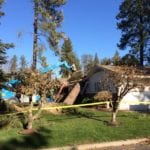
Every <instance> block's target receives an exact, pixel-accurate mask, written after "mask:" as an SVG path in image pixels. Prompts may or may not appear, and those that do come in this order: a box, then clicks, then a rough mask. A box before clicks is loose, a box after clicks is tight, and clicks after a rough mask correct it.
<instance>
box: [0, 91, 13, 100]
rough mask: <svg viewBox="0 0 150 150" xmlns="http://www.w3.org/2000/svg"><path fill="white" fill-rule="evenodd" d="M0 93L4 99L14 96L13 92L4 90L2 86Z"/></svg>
mask: <svg viewBox="0 0 150 150" xmlns="http://www.w3.org/2000/svg"><path fill="white" fill-rule="evenodd" d="M0 95H1V98H2V99H5V100H8V99H11V98H13V97H15V93H14V92H12V91H9V90H6V89H4V88H2V90H1V91H0Z"/></svg>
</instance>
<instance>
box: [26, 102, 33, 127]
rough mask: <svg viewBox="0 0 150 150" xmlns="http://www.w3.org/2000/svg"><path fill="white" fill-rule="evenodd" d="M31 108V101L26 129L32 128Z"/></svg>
mask: <svg viewBox="0 0 150 150" xmlns="http://www.w3.org/2000/svg"><path fill="white" fill-rule="evenodd" d="M32 109H33V102H32V101H31V103H30V108H29V114H28V122H27V129H32V124H33V114H32Z"/></svg>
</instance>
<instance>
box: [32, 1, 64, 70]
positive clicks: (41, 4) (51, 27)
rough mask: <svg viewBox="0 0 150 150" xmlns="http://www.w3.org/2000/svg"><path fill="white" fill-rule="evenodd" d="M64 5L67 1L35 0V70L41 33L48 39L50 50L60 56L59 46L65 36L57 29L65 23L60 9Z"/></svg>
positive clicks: (33, 66) (33, 64)
mask: <svg viewBox="0 0 150 150" xmlns="http://www.w3.org/2000/svg"><path fill="white" fill-rule="evenodd" d="M64 4H65V0H34V40H33V63H32V68H33V69H36V63H37V51H38V38H39V37H38V35H41V34H40V33H42V35H44V36H45V37H46V39H47V41H48V44H49V46H50V48H51V49H52V50H54V52H55V53H56V54H59V48H58V45H59V41H60V39H61V38H63V35H64V34H63V33H62V32H59V31H58V30H57V29H58V28H60V27H61V23H62V21H63V13H62V11H61V10H60V8H61V6H63V5H64Z"/></svg>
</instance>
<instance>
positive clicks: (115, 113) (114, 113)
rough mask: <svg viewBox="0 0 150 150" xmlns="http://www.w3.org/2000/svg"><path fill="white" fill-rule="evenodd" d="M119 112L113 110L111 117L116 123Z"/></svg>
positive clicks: (112, 121) (113, 122)
mask: <svg viewBox="0 0 150 150" xmlns="http://www.w3.org/2000/svg"><path fill="white" fill-rule="evenodd" d="M117 112H118V111H113V112H112V118H111V123H112V124H116V123H117V120H116V116H117Z"/></svg>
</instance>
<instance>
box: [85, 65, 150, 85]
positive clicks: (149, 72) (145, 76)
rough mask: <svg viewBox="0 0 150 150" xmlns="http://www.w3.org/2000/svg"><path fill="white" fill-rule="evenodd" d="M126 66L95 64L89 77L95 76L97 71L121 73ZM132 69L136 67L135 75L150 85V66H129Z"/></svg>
mask: <svg viewBox="0 0 150 150" xmlns="http://www.w3.org/2000/svg"><path fill="white" fill-rule="evenodd" d="M124 68H125V66H111V65H97V66H94V67H93V68H92V69H91V70H90V71H89V73H88V75H87V78H90V77H91V76H93V75H94V74H95V73H98V72H101V71H105V72H110V71H112V72H116V73H121V71H122V72H124V71H123V70H124ZM128 68H130V69H132V68H133V69H135V77H137V78H139V81H142V82H144V83H145V84H146V85H150V68H148V67H147V68H143V69H139V68H135V67H128Z"/></svg>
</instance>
